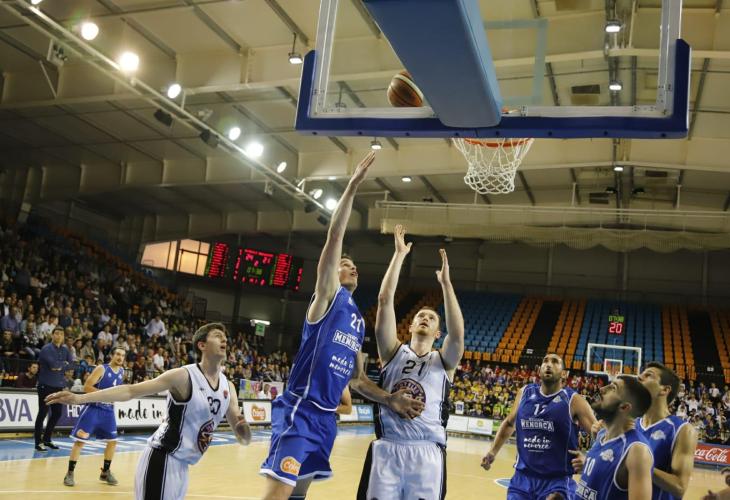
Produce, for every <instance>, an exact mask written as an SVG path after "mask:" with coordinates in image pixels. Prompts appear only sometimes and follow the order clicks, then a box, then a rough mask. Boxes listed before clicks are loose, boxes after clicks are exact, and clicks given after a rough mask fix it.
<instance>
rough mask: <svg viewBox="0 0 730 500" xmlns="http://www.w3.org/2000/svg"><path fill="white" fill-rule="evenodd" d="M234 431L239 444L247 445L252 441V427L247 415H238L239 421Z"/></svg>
mask: <svg viewBox="0 0 730 500" xmlns="http://www.w3.org/2000/svg"><path fill="white" fill-rule="evenodd" d="M233 433H234V435H235V436H236V441H238V442H239V444H242V445H244V446H246V445H248V444H249V443H250V442H251V427H249V425H248V422H246V417H244V416H243V415H238V422H236V425H235V426H234V427H233Z"/></svg>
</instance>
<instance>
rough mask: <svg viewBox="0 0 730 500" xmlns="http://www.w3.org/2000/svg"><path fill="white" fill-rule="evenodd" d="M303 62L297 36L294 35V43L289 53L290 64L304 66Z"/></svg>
mask: <svg viewBox="0 0 730 500" xmlns="http://www.w3.org/2000/svg"><path fill="white" fill-rule="evenodd" d="M303 62H304V59H303V58H302V55H301V54H300V53H299V52H297V34H296V33H294V41H293V42H292V44H291V52H289V64H302V63H303Z"/></svg>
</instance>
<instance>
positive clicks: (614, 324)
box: [608, 311, 624, 335]
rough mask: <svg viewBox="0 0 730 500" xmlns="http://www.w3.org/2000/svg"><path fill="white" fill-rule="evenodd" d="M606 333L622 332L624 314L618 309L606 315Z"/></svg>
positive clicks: (617, 333)
mask: <svg viewBox="0 0 730 500" xmlns="http://www.w3.org/2000/svg"><path fill="white" fill-rule="evenodd" d="M608 333H611V334H613V335H622V334H623V333H624V316H623V314H620V313H619V312H618V311H614V312H612V313H611V314H609V315H608Z"/></svg>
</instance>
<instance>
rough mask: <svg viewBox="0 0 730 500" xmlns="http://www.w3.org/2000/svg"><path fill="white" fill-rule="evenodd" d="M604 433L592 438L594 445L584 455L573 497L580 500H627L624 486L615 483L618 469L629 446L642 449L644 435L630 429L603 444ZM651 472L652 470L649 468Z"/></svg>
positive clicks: (604, 431)
mask: <svg viewBox="0 0 730 500" xmlns="http://www.w3.org/2000/svg"><path fill="white" fill-rule="evenodd" d="M605 437H606V430H605V429H603V430H602V431H601V432H599V433H598V436H596V442H595V443H594V444H593V447H592V448H591V449H590V450H589V451H588V454H587V455H586V462H585V465H584V466H583V474H581V476H580V479H579V480H578V486H577V488H576V492H575V498H577V499H583V500H624V499H628V498H629V491H628V485H626V486H627V488H626V489H623V488H621V487H620V486H619V485H618V483H617V482H616V474H617V472H618V469H619V467H620V466H621V464H622V463H623V462H624V460H625V459H626V455H627V454H628V452H629V449H631V447H632V446H646V447H647V448H648V449H651V447H650V446H649V443H647V442H646V439H645V438H644V435H643V434H642V433H641V432H639V431H638V430H636V429H631V430H630V431H627V432H625V433H623V434H621V435H620V436H617V437H615V438H613V439H609V440H607V441H604V439H605ZM652 469H653V467H652Z"/></svg>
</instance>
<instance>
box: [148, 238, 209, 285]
mask: <svg viewBox="0 0 730 500" xmlns="http://www.w3.org/2000/svg"><path fill="white" fill-rule="evenodd" d="M209 250H210V244H209V243H205V242H203V241H197V240H180V241H166V242H163V243H150V244H148V245H145V249H144V252H143V253H142V262H141V264H142V265H143V266H148V267H157V268H160V269H168V270H170V271H172V270H173V269H175V253H177V254H178V261H177V270H178V271H179V272H181V273H188V274H195V275H197V276H203V275H204V273H205V263H206V262H207V259H208V252H209Z"/></svg>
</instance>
